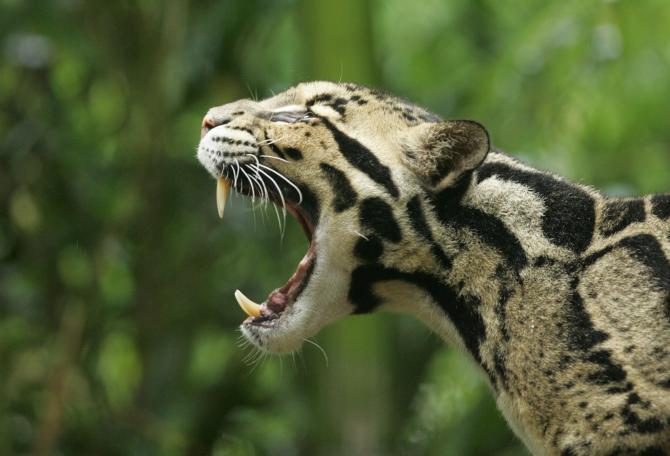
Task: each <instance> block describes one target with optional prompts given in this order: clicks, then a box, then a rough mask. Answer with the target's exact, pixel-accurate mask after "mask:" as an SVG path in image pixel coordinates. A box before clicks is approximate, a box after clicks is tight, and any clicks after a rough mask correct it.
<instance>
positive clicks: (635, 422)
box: [621, 393, 665, 434]
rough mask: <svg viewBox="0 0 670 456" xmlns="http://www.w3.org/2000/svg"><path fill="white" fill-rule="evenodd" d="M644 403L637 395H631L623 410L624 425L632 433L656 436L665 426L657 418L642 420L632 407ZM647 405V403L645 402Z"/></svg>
mask: <svg viewBox="0 0 670 456" xmlns="http://www.w3.org/2000/svg"><path fill="white" fill-rule="evenodd" d="M641 402H643V401H642V400H641V399H640V396H639V395H638V394H637V393H630V395H629V396H628V400H627V402H626V405H624V407H623V409H622V410H621V417H622V418H623V423H624V424H625V425H626V427H628V428H629V430H630V431H632V432H637V433H638V434H655V433H657V432H661V431H662V430H663V428H664V427H665V425H664V424H663V422H661V420H659V419H658V418H656V417H651V418H647V419H641V418H640V416H639V415H638V414H637V413H636V412H634V411H633V410H632V409H631V406H632V405H636V404H639V403H641ZM644 402H645V403H646V401H644Z"/></svg>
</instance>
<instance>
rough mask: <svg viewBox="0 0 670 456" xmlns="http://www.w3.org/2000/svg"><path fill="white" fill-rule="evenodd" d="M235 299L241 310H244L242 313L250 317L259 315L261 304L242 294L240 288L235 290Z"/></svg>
mask: <svg viewBox="0 0 670 456" xmlns="http://www.w3.org/2000/svg"><path fill="white" fill-rule="evenodd" d="M235 299H237V303H238V304H239V305H240V307H241V308H242V310H244V313H246V314H247V315H249V316H250V317H260V316H261V306H259V305H258V304H256V303H255V302H253V301H252V300H251V299H249V298H247V297H246V296H244V295H243V294H242V292H241V291H240V290H235Z"/></svg>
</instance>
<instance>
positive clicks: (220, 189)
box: [216, 176, 230, 218]
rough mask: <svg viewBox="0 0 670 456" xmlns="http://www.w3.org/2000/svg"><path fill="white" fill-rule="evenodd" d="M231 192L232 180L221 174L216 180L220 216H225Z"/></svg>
mask: <svg viewBox="0 0 670 456" xmlns="http://www.w3.org/2000/svg"><path fill="white" fill-rule="evenodd" d="M229 192H230V181H229V180H228V179H226V178H225V177H223V176H221V177H219V178H218V179H217V180H216V208H217V209H218V210H219V218H223V210H224V209H225V208H226V201H227V200H228V193H229Z"/></svg>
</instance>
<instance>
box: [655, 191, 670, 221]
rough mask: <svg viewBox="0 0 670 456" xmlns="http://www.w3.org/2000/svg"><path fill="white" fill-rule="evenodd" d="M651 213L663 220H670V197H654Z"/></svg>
mask: <svg viewBox="0 0 670 456" xmlns="http://www.w3.org/2000/svg"><path fill="white" fill-rule="evenodd" d="M651 212H652V214H654V215H655V216H656V217H658V218H660V219H661V220H667V219H669V218H670V195H654V196H653V197H652V198H651Z"/></svg>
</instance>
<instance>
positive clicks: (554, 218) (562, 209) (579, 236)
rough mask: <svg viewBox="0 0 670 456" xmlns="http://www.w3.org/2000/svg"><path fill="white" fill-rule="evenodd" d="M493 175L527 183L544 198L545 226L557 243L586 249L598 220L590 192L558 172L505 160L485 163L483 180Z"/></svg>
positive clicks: (580, 249)
mask: <svg viewBox="0 0 670 456" xmlns="http://www.w3.org/2000/svg"><path fill="white" fill-rule="evenodd" d="M493 175H497V176H498V177H500V178H501V179H503V180H509V181H513V182H516V183H519V184H522V185H526V186H528V187H530V188H531V189H532V190H533V191H534V192H535V193H537V195H538V196H540V197H541V198H542V199H543V201H544V204H545V206H546V208H547V210H546V211H545V213H544V216H543V218H542V230H543V231H544V233H545V234H546V235H547V237H548V238H549V239H551V240H552V241H553V242H554V243H555V244H557V245H560V246H562V247H566V248H569V249H571V250H573V251H575V252H583V251H584V250H586V248H587V247H588V246H589V244H590V243H591V239H592V238H593V230H594V227H595V220H596V215H595V204H594V201H593V198H591V196H590V195H589V194H588V193H586V192H585V191H584V190H582V189H580V188H579V187H577V186H575V185H572V184H569V183H567V182H563V181H561V180H559V179H557V178H556V177H554V176H551V175H547V174H541V173H534V172H530V171H523V170H519V169H516V168H512V167H510V166H508V165H505V164H502V163H488V164H484V165H482V166H481V167H480V168H479V170H478V172H477V177H478V179H479V182H482V181H484V180H486V179H488V178H489V177H491V176H493Z"/></svg>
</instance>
